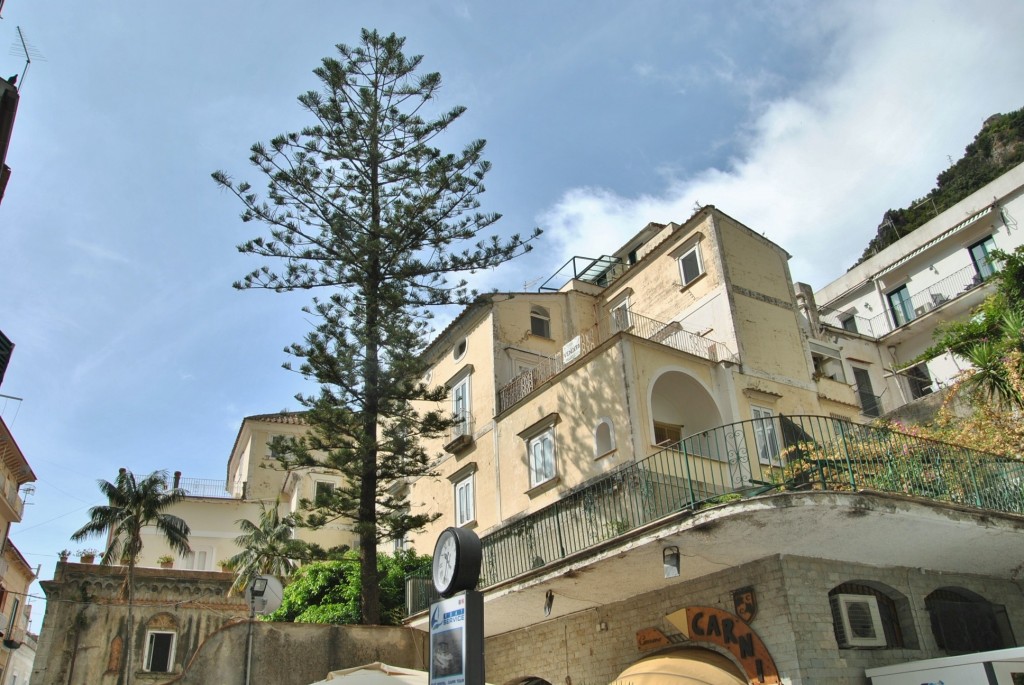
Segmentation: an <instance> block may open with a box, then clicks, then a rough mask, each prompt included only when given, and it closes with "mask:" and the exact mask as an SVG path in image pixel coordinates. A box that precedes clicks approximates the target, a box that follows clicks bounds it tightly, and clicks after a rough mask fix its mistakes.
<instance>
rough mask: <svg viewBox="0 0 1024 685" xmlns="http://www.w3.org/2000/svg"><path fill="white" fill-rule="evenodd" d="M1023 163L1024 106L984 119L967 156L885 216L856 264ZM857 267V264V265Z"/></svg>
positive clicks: (969, 146)
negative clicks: (926, 190) (924, 192)
mask: <svg viewBox="0 0 1024 685" xmlns="http://www.w3.org/2000/svg"><path fill="white" fill-rule="evenodd" d="M1022 162H1024V109H1019V110H1017V111H1016V112H1010V113H1009V114H994V115H992V116H990V117H989V118H988V119H986V120H985V123H984V124H983V125H982V127H981V131H979V132H978V135H976V136H975V137H974V141H973V142H972V143H971V144H970V145H968V146H967V148H966V149H965V150H964V156H963V157H961V158H960V159H959V161H957V162H956V163H955V164H954V165H953V166H951V167H949V168H948V169H946V170H945V171H943V172H942V173H941V174H939V176H938V178H937V179H936V185H935V188H933V189H932V190H931V192H929V193H928V194H927V195H925V196H924V197H923V198H920V199H917V200H915V201H914V202H913V203H911V204H910V206H909V207H906V208H904V209H890V210H888V211H886V212H885V214H883V215H882V222H881V223H880V224H879V225H878V232H877V233H876V234H875V237H874V238H872V239H871V242H869V243H868V246H867V248H866V249H865V250H864V254H862V255H861V257H860V260H858V262H857V264H860V262H863V261H864V260H865V259H867V258H868V257H870V256H871V255H873V254H875V253H876V252H878V251H879V250H882V249H884V248H886V247H888V246H889V245H891V244H892V243H894V242H896V241H897V240H899V239H900V238H902V237H904V236H906V235H907V234H908V233H910V232H911V231H913V230H915V229H916V228H918V227H919V226H921V225H922V224H924V223H925V222H927V221H928V220H929V219H931V218H933V217H934V216H936V215H937V214H938V213H939V212H942V211H944V210H946V209H949V208H950V207H952V206H953V205H954V204H956V203H957V202H959V201H960V200H962V199H964V198H965V197H967V196H968V195H970V194H971V193H973V192H974V191H975V190H978V189H979V188H981V187H982V186H983V185H985V184H986V183H990V182H991V181H993V180H995V179H996V178H998V177H999V176H1001V175H1002V174H1004V173H1006V172H1007V171H1008V170H1009V169H1011V168H1013V167H1015V166H1017V165H1018V164H1020V163H1022ZM854 266H856V264H855V265H854Z"/></svg>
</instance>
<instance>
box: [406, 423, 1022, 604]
mask: <svg viewBox="0 0 1024 685" xmlns="http://www.w3.org/2000/svg"><path fill="white" fill-rule="evenodd" d="M775 490H790V491H831V492H851V491H853V492H856V491H861V490H869V491H875V492H882V493H894V494H898V495H903V496H908V497H912V498H917V499H919V500H922V501H936V502H948V503H953V504H958V505H962V506H967V507H973V508H977V509H981V510H988V511H996V512H1006V513H1014V514H1024V462H1019V461H1016V460H1013V459H1008V458H1004V457H999V456H996V455H993V454H988V453H983V452H978V451H975V450H971V449H968V448H965V447H959V446H957V445H950V444H946V443H940V442H935V441H931V440H925V439H923V438H918V437H915V436H911V435H906V434H903V433H898V432H895V431H890V430H888V429H884V428H875V427H871V426H863V425H859V424H855V423H851V422H848V421H843V420H840V419H833V418H829V417H822V416H789V417H773V418H771V419H755V420H752V421H743V422H740V423H735V424H730V425H727V426H721V427H719V428H716V429H714V430H710V431H705V432H703V433H699V434H697V435H692V436H690V437H688V438H686V439H684V440H682V441H681V442H679V443H677V444H675V445H673V446H671V447H668V448H666V449H663V450H661V451H659V452H657V453H655V454H653V455H651V456H650V457H648V458H646V459H644V460H642V461H637V462H633V463H629V464H625V465H623V466H622V467H620V468H619V469H618V470H616V471H615V472H613V473H611V474H608V475H606V476H603V477H601V478H599V479H596V480H594V481H592V482H590V483H586V484H584V485H582V486H580V487H578V488H576V489H575V490H573V491H571V492H569V493H567V494H566V495H565V496H563V497H562V498H561V499H560V500H558V501H557V502H555V503H554V504H551V505H549V506H547V507H544V508H543V509H539V510H538V511H535V512H533V513H531V514H529V515H527V516H525V517H523V518H521V519H518V520H516V521H513V522H511V523H508V524H506V525H504V526H502V527H500V528H498V529H496V530H494V531H493V532H491V533H489V534H487V535H484V536H483V538H482V546H483V566H482V570H481V580H480V584H479V587H480V588H481V589H484V588H488V587H491V586H494V585H497V584H498V583H503V582H505V581H508V580H511V579H514V578H517V577H519V576H523V575H525V574H527V573H529V572H531V571H534V570H537V569H542V568H545V567H548V566H551V565H553V564H554V563H556V562H558V561H561V560H564V559H566V558H567V557H570V556H572V555H576V554H579V553H581V552H585V551H587V550H591V549H594V548H595V547H598V546H599V545H603V544H604V543H607V542H608V541H610V540H614V539H615V538H619V537H622V536H625V535H627V534H629V533H630V532H631V531H635V530H637V529H639V528H641V527H644V526H648V525H650V524H652V523H654V522H657V521H659V520H662V519H665V520H666V521H668V520H672V519H673V518H674V517H676V516H678V515H679V514H680V513H686V512H690V513H692V512H695V511H698V510H700V509H704V508H707V507H711V506H715V505H717V504H722V503H726V502H729V501H734V500H739V499H743V498H747V497H751V496H755V495H760V494H765V493H769V492H772V491H775ZM426 582H429V581H416V580H415V579H411V580H410V583H411V585H412V587H413V588H414V589H415V590H416V594H415V595H413V594H410V595H409V606H408V607H407V608H408V610H409V612H410V614H413V613H417V612H419V611H422V610H424V609H426V608H427V606H428V603H429V600H430V597H431V593H430V590H429V588H428V587H423V585H424V583H426ZM417 583H419V585H417ZM417 602H419V603H417ZM424 602H427V603H424Z"/></svg>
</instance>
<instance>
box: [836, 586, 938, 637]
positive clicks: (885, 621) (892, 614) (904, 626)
mask: <svg viewBox="0 0 1024 685" xmlns="http://www.w3.org/2000/svg"><path fill="white" fill-rule="evenodd" d="M841 595H843V596H850V595H855V596H866V597H874V598H875V603H876V605H877V607H878V615H879V620H880V622H881V627H882V632H883V634H884V637H885V647H886V648H888V649H899V648H906V649H920V645H919V643H918V639H917V633H916V631H915V630H914V616H913V610H912V609H911V606H910V600H908V599H907V597H906V596H905V595H903V593H901V592H900V591H899V590H896V589H895V588H892V587H890V586H888V585H886V584H885V583H879V582H876V581H873V580H847V581H844V582H842V583H840V584H839V585H836V586H835V587H834V588H832V589H831V590H829V593H828V596H829V600H830V601H829V604H830V605H831V609H832V627H833V630H834V631H835V636H836V642H837V643H838V644H840V645H841V646H842V645H843V644H844V640H845V636H844V626H843V616H842V609H841V607H840V605H839V602H838V601H837V599H836V598H838V597H839V596H841Z"/></svg>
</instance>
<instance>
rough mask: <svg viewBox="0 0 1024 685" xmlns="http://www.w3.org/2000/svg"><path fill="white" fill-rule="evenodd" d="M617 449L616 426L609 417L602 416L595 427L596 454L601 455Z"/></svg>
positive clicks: (596, 455)
mask: <svg viewBox="0 0 1024 685" xmlns="http://www.w3.org/2000/svg"><path fill="white" fill-rule="evenodd" d="M614 449H615V428H614V427H613V426H612V422H611V420H610V419H608V418H607V417H602V418H601V420H600V421H598V423H597V426H595V427H594V456H595V457H600V456H602V455H604V454H608V453H609V452H611V451H612V450H614Z"/></svg>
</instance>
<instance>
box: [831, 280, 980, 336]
mask: <svg viewBox="0 0 1024 685" xmlns="http://www.w3.org/2000/svg"><path fill="white" fill-rule="evenodd" d="M984 282H985V281H984V280H982V278H981V276H979V275H978V272H977V271H976V270H975V268H974V267H973V266H967V267H964V268H963V269H960V270H959V271H956V272H954V273H953V274H951V275H949V276H947V277H946V278H944V279H942V280H941V281H938V282H936V283H934V284H932V285H931V286H929V287H927V288H925V289H924V290H919V291H916V292H914V293H912V294H911V295H910V300H909V303H908V305H907V307H906V308H905V309H903V308H900V309H896V308H893V307H887V308H886V311H884V312H882V313H880V314H876V315H875V316H872V317H871V318H864V317H861V316H854V317H844V316H843V313H842V312H839V311H837V310H835V309H831V308H829V307H819V308H818V318H819V320H820V321H821V323H823V324H827V325H829V326H833V327H835V328H847V330H851V331H854V332H857V333H863V334H865V335H870V336H873V337H875V338H880V337H882V336H883V335H886V334H888V333H891V332H892V331H894V330H896V329H897V328H901V327H902V326H905V325H907V324H908V323H910V322H911V321H914V320H915V319H918V318H920V317H922V316H924V315H925V314H927V313H928V312H930V311H932V310H933V309H936V308H938V307H941V306H942V305H944V304H946V303H947V302H951V301H953V300H955V299H957V298H958V297H960V296H961V295H965V294H966V293H969V292H971V291H972V290H974V289H975V288H977V287H978V286H980V285H982V284H983V283H984ZM850 318H852V319H853V324H852V326H854V327H853V328H849V326H850V325H851V324H847V325H846V326H844V322H846V321H848V320H849V319H850Z"/></svg>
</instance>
